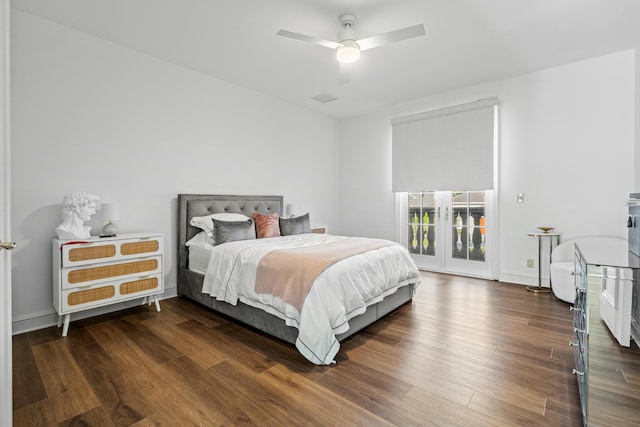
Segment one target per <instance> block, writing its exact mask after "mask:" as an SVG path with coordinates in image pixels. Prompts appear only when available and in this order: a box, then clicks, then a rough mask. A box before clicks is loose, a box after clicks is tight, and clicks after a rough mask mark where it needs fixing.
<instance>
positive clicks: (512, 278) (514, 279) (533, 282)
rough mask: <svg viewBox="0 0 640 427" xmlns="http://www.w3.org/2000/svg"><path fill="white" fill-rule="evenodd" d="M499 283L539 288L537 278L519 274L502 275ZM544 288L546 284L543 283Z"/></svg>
mask: <svg viewBox="0 0 640 427" xmlns="http://www.w3.org/2000/svg"><path fill="white" fill-rule="evenodd" d="M498 281H499V282H506V283H513V284H515V285H525V286H538V278H537V277H531V276H521V275H517V274H500V276H499V277H498ZM547 285H548V284H547ZM543 286H544V283H543Z"/></svg>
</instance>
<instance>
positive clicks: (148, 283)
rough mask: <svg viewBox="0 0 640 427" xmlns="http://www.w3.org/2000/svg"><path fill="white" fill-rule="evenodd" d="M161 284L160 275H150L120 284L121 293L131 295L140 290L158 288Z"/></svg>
mask: <svg viewBox="0 0 640 427" xmlns="http://www.w3.org/2000/svg"><path fill="white" fill-rule="evenodd" d="M159 285H160V280H159V278H158V277H149V278H144V279H140V280H134V281H131V282H124V283H123V284H121V285H120V295H130V294H135V293H138V292H146V291H150V290H152V289H157V288H158V286H159Z"/></svg>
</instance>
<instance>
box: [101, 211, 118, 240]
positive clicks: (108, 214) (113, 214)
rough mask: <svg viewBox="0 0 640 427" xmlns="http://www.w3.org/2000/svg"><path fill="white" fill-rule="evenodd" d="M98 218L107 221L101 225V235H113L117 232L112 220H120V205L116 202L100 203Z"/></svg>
mask: <svg viewBox="0 0 640 427" xmlns="http://www.w3.org/2000/svg"><path fill="white" fill-rule="evenodd" d="M100 219H102V220H104V221H107V223H106V224H105V225H104V227H102V234H100V236H102V237H113V236H115V235H116V234H117V233H118V226H117V225H116V224H114V223H113V221H120V205H118V204H117V203H102V205H101V206H100Z"/></svg>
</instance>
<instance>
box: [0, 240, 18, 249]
mask: <svg viewBox="0 0 640 427" xmlns="http://www.w3.org/2000/svg"><path fill="white" fill-rule="evenodd" d="M15 247H16V242H0V249H6V250H8V251H10V250H11V249H13V248H15Z"/></svg>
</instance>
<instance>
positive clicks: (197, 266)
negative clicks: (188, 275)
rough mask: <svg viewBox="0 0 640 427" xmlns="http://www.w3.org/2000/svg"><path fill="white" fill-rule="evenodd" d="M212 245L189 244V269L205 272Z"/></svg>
mask: <svg viewBox="0 0 640 427" xmlns="http://www.w3.org/2000/svg"><path fill="white" fill-rule="evenodd" d="M212 250H213V246H210V245H207V246H196V245H191V246H189V264H188V265H189V270H191V271H193V272H196V273H200V274H205V273H206V271H207V265H209V258H211V251H212Z"/></svg>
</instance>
